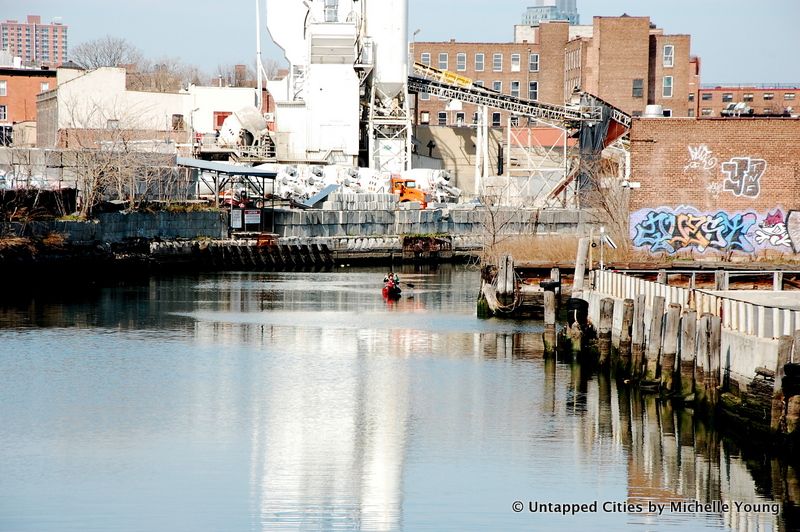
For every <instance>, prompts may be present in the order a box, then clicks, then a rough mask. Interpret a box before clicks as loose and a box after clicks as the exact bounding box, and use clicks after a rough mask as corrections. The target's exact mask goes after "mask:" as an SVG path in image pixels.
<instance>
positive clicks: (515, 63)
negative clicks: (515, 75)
mask: <svg viewBox="0 0 800 532" xmlns="http://www.w3.org/2000/svg"><path fill="white" fill-rule="evenodd" d="M519 69H520V55H519V54H511V72H519Z"/></svg>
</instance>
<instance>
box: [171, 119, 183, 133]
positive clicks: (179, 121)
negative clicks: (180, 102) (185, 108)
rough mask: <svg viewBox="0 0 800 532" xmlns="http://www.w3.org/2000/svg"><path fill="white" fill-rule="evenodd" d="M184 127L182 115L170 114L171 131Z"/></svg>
mask: <svg viewBox="0 0 800 532" xmlns="http://www.w3.org/2000/svg"><path fill="white" fill-rule="evenodd" d="M185 128H186V126H185V124H184V121H183V115H172V131H183V130H184V129H185Z"/></svg>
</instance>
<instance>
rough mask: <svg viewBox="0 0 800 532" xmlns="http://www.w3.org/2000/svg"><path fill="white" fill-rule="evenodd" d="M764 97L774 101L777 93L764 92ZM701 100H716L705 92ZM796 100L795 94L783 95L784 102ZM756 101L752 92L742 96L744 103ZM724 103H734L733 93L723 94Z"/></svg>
mask: <svg viewBox="0 0 800 532" xmlns="http://www.w3.org/2000/svg"><path fill="white" fill-rule="evenodd" d="M762 97H763V99H764V100H767V101H769V100H774V99H775V93H774V92H764V93H762ZM700 98H701V99H702V100H703V101H704V102H708V101H711V100H713V99H714V93H713V92H703V93H701V94H700ZM795 98H796V94H795V93H794V92H784V93H783V99H784V100H787V101H790V100H794V99H795ZM754 99H755V98H754V95H753V93H752V92H745V93H744V94H743V95H742V101H745V102H752V101H753V100H754ZM722 101H723V102H732V101H733V93H732V92H723V93H722Z"/></svg>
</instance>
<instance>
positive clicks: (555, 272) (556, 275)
mask: <svg viewBox="0 0 800 532" xmlns="http://www.w3.org/2000/svg"><path fill="white" fill-rule="evenodd" d="M550 280H551V281H555V282H557V283H558V284H557V285H556V287H555V290H556V296H558V297H560V296H561V270H560V269H558V268H551V269H550Z"/></svg>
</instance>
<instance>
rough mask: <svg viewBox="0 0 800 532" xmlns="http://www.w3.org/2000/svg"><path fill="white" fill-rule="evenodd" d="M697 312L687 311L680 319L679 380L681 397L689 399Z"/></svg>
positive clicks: (692, 377)
mask: <svg viewBox="0 0 800 532" xmlns="http://www.w3.org/2000/svg"><path fill="white" fill-rule="evenodd" d="M696 347H697V312H696V311H694V310H689V311H687V312H686V313H685V314H684V315H683V317H682V318H681V343H680V361H681V362H680V380H681V397H682V398H683V399H684V400H688V399H691V397H692V395H693V394H694V366H695V355H696V353H697V349H696Z"/></svg>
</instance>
